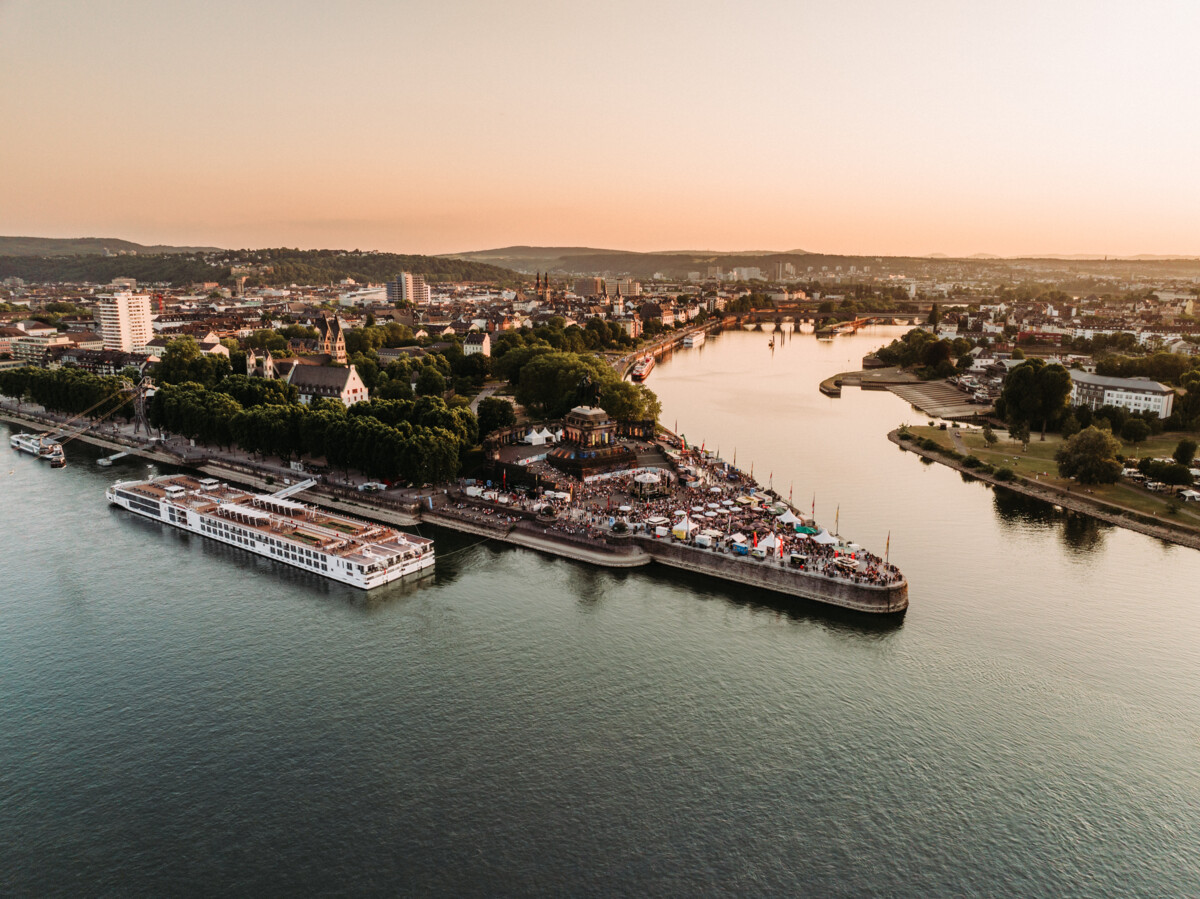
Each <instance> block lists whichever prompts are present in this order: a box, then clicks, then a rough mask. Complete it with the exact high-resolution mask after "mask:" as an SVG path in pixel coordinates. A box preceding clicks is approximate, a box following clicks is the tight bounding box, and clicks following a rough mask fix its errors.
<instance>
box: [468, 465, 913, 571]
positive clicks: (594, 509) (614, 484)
mask: <svg viewBox="0 0 1200 899" xmlns="http://www.w3.org/2000/svg"><path fill="white" fill-rule="evenodd" d="M663 449H664V455H663V467H662V468H660V469H659V470H658V471H657V475H658V478H657V480H656V481H652V480H651V479H644V478H643V479H642V480H640V481H639V476H640V475H641V474H644V473H645V471H644V470H642V471H641V472H622V473H619V474H614V475H609V476H606V477H604V478H602V479H594V480H589V481H584V482H580V481H578V480H575V479H574V478H571V477H569V476H567V475H565V474H563V473H562V472H559V471H558V470H557V469H554V468H553V467H551V466H549V465H547V464H546V463H544V462H540V461H539V462H534V463H531V464H530V466H529V467H528V470H529V471H530V472H531V473H533V474H535V475H537V477H538V480H539V481H540V483H541V484H542V485H543V486H541V487H540V488H538V489H537V490H524V489H518V490H514V491H508V490H506V489H502V490H500V491H498V494H497V496H496V499H495V501H496V502H497V503H498V502H499V501H500V499H501V497H503V499H504V500H505V503H504V506H505V508H506V509H508V510H512V512H513V513H518V514H521V513H523V517H526V518H536V519H537V521H538V526H539V527H540V528H541V529H542V530H543V531H544V532H545V533H547V534H551V533H558V534H562V535H567V536H570V537H573V538H576V539H579V538H588V539H591V540H597V541H603V540H605V539H607V538H609V537H611V536H613V534H614V533H624V532H632V533H634V534H639V533H640V534H657V535H659V536H660V539H667V540H675V541H678V536H677V526H678V525H679V524H680V523H681V521H682V520H683V519H687V521H688V525H687V526H686V529H685V530H684V531H683V533H685V537H684V538H683V540H682V541H679V542H682V543H683V544H684V545H688V546H692V547H695V548H697V549H699V550H706V551H711V552H718V553H731V554H732V553H734V552H735V550H734V548H733V546H732V542H733V541H732V538H733V537H734V536H735V535H737V534H741V535H743V537H744V539H745V541H746V542H747V543H748V544H750V546H758V545H759V544H760V543H763V542H764V541H765V542H766V543H767V544H768V545H770V547H771V548H770V550H769V551H766V552H765V553H758V554H757V556H758V558H755V557H754V556H751V555H750V554H749V553H748V552H741V553H738V554H739V555H745V556H746V559H747V564H769V563H772V562H773V563H774V564H777V565H781V566H787V567H791V568H796V569H797V570H803V571H807V572H811V573H818V574H821V575H824V576H826V577H830V578H838V579H842V580H846V581H849V582H851V583H857V584H872V585H888V584H893V583H898V582H899V581H901V580H903V575H901V574H900V572H899V570H898V569H897V568H896V566H894V565H891V564H889V563H887V562H885V561H884V560H883V559H882V558H880V557H879V556H877V555H875V554H873V553H870V552H868V551H866V550H864V549H862V548H861V547H858V546H857V545H852V544H847V543H845V542H844V541H842V540H840V539H837V540H829V539H827V538H826V540H825V541H822V540H817V539H813V537H814V536H815V535H816V533H817V532H818V528H817V526H816V523H815V521H813V520H812V519H811V518H807V517H804V516H801V515H799V514H798V513H797V512H796V510H795V509H794V508H793V507H791V505H790V504H787V503H783V502H781V501H780V499H779V497H778V495H777V494H776V493H775V492H774V491H773V490H770V489H768V490H765V491H764V490H763V489H762V488H760V487H759V486H758V485H757V484H755V482H754V481H753V478H752V477H750V476H749V475H747V474H746V473H745V472H742V471H739V470H737V469H736V468H734V467H732V466H730V465H728V464H727V463H725V462H724V461H723V460H721V459H720V458H718V457H717V456H716V455H715V454H713V453H705V452H703V450H698V449H696V448H687V447H686V446H683V445H682V443H681V442H676V443H667V444H665V445H664V446H663ZM747 498H748V499H749V500H750V501H749V502H747V501H746V499H747ZM739 500H741V501H740V502H739ZM460 505H461V504H460ZM464 508H465V507H464ZM788 512H791V515H790V516H786V513H788ZM500 514H503V513H500ZM785 516H786V517H787V519H788V520H787V522H786V523H785V522H781V521H780V520H779V519H780V518H783V517H785ZM510 517H511V513H510ZM663 519H665V520H666V522H667V524H665V525H664V524H663V522H662V520H663ZM506 520H507V519H506ZM511 520H513V521H516V520H517V519H516V518H512V519H511ZM652 521H653V522H654V524H651V522H652ZM656 526H657V527H656ZM658 527H662V528H665V533H664V532H663V531H660V530H658ZM801 529H803V530H801ZM820 533H821V534H825V533H826V532H823V531H822V532H820ZM698 537H700V538H701V539H699V540H698V539H697V538H698ZM750 546H747V547H746V550H749V548H750ZM793 554H796V555H797V557H798V558H797V559H795V560H793V559H792V555H793ZM801 557H802V558H801Z"/></svg>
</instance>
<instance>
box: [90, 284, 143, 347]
mask: <svg viewBox="0 0 1200 899" xmlns="http://www.w3.org/2000/svg"><path fill="white" fill-rule="evenodd" d="M96 300H97V305H96V312H95V318H96V322H97V323H98V324H99V325H100V336H101V337H103V338H104V348H105V349H106V350H120V351H121V352H123V353H140V352H143V351H144V349H145V346H146V344H148V343H149V342H150V341H151V340H152V339H153V337H154V332H153V330H152V329H151V327H150V295H149V294H145V293H131V292H130V291H127V290H121V291H117V292H116V293H112V294H103V295H101V296H99V297H97V298H96Z"/></svg>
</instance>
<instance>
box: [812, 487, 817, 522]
mask: <svg viewBox="0 0 1200 899" xmlns="http://www.w3.org/2000/svg"><path fill="white" fill-rule="evenodd" d="M812 517H813V518H816V517H817V493H816V491H815V490H814V491H813V506H812Z"/></svg>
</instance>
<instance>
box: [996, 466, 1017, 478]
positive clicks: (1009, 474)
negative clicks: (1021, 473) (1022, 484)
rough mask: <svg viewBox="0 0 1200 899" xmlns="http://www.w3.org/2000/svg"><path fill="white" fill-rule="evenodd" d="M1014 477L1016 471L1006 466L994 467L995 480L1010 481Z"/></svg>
mask: <svg viewBox="0 0 1200 899" xmlns="http://www.w3.org/2000/svg"><path fill="white" fill-rule="evenodd" d="M1016 477H1017V473H1016V472H1015V471H1013V470H1012V469H1011V468H1009V467H1008V466H1001V467H1000V468H997V469H996V480H997V481H1012V480H1015V479H1016Z"/></svg>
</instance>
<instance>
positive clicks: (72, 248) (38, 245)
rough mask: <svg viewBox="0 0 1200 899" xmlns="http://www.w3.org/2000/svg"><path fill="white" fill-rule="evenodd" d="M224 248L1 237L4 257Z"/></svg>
mask: <svg viewBox="0 0 1200 899" xmlns="http://www.w3.org/2000/svg"><path fill="white" fill-rule="evenodd" d="M221 249H222V248H221V247H171V246H166V245H163V244H156V245H154V246H144V245H142V244H140V243H134V242H133V241H130V240H121V239H120V238H116V237H66V238H59V237H0V256H94V255H98V256H103V255H105V252H106V251H107V252H108V253H113V254H117V253H120V252H121V251H122V250H123V251H124V252H125V253H131V252H133V253H137V254H138V255H142V254H146V255H152V256H160V255H164V254H166V253H218V252H220V251H221Z"/></svg>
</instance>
